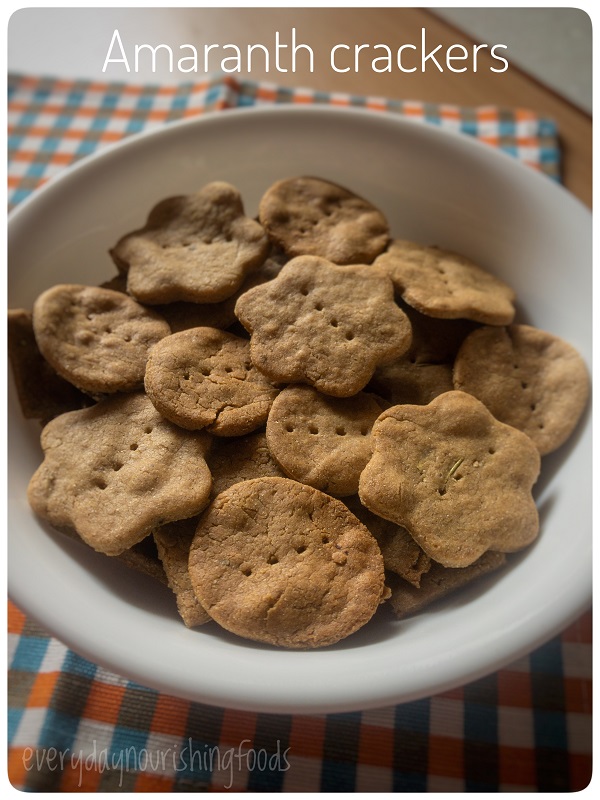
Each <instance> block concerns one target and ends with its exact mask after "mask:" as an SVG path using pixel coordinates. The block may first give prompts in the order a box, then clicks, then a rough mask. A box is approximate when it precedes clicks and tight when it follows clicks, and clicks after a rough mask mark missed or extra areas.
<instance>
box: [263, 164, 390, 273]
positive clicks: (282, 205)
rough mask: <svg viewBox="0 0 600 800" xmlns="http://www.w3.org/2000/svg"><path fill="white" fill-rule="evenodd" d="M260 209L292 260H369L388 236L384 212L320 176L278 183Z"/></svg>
mask: <svg viewBox="0 0 600 800" xmlns="http://www.w3.org/2000/svg"><path fill="white" fill-rule="evenodd" d="M258 213H259V219H260V221H261V222H262V224H263V225H264V226H265V228H266V230H267V232H268V234H269V237H270V238H271V239H272V240H273V241H274V242H276V243H277V244H278V245H279V246H280V247H281V248H282V249H283V250H284V251H285V253H286V254H287V255H288V256H289V257H290V258H292V257H294V256H300V255H313V256H321V257H322V258H326V259H328V260H329V261H332V262H333V263H335V264H370V263H371V262H372V261H373V259H374V258H375V257H376V256H378V255H379V253H382V252H383V251H384V249H385V247H386V245H387V243H388V240H389V228H388V223H387V220H386V219H385V217H384V215H383V214H382V213H381V211H379V210H378V209H377V208H375V206H373V205H372V204H371V203H369V202H368V201H367V200H365V199H363V198H362V197H359V196H358V195H356V194H354V192H351V191H349V190H348V189H345V188H343V187H342V186H338V185H337V184H335V183H331V182H330V181H325V180H321V179H319V178H311V177H299V178H288V179H286V180H282V181H278V182H277V183H275V184H273V186H271V187H270V189H268V191H267V192H266V193H265V195H264V196H263V198H262V200H261V202H260V206H259V212H258Z"/></svg>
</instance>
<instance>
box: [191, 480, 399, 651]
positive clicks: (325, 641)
mask: <svg viewBox="0 0 600 800" xmlns="http://www.w3.org/2000/svg"><path fill="white" fill-rule="evenodd" d="M189 567H190V577H191V580H192V585H193V587H194V591H195V592H196V596H197V597H198V599H199V600H200V602H201V603H202V605H203V606H204V608H205V609H206V610H207V611H208V613H209V614H210V615H211V617H212V618H213V619H214V620H216V621H217V622H218V623H219V624H220V625H222V626H223V627H224V628H226V629H227V630H229V631H231V632H232V633H235V634H238V635H239V636H243V637H245V638H248V639H253V640H255V641H261V642H268V643H270V644H275V645H282V646H285V647H291V648H314V647H322V646H324V645H329V644H333V643H334V642H337V641H339V640H340V639H343V638H344V637H346V636H348V635H350V634H351V633H353V632H354V631H356V630H358V629H359V628H360V627H362V626H363V625H364V624H365V623H366V622H368V621H369V619H371V617H372V616H373V614H374V613H375V611H376V609H377V606H378V605H379V603H380V601H381V599H382V597H383V592H384V568H383V559H382V557H381V553H380V551H379V547H378V546H377V543H376V541H375V539H374V538H373V537H372V536H371V534H370V533H369V532H368V531H367V529H366V528H365V527H364V526H363V525H362V523H360V522H359V521H358V519H356V517H355V516H354V515H353V514H351V513H350V511H348V509H347V508H346V506H345V505H344V504H343V503H342V502H341V501H339V500H336V499H335V498H333V497H330V496H328V495H326V494H323V493H322V492H319V491H317V490H316V489H313V488H311V487H310V486H304V485H302V484H300V483H296V482H295V481H291V480H289V479H287V478H256V479H254V480H250V481H244V482H242V483H236V484H235V485H234V486H232V487H230V488H229V489H227V490H226V491H225V492H222V493H221V494H220V495H219V496H218V497H217V498H216V499H215V500H214V501H213V502H212V503H211V505H210V506H209V508H208V509H207V510H206V512H205V513H204V514H203V515H202V517H201V520H200V524H199V526H198V529H197V531H196V536H195V537H194V540H193V542H192V547H191V551H190V561H189Z"/></svg>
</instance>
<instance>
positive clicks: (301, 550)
mask: <svg viewBox="0 0 600 800" xmlns="http://www.w3.org/2000/svg"><path fill="white" fill-rule="evenodd" d="M305 550H306V545H305V544H299V545H298V547H296V552H297V553H298V555H300V554H301V553H304V551H305Z"/></svg>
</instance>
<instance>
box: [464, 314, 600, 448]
mask: <svg viewBox="0 0 600 800" xmlns="http://www.w3.org/2000/svg"><path fill="white" fill-rule="evenodd" d="M454 387H455V388H456V389H461V390H462V391H464V392H469V394H472V395H474V396H475V397H477V398H478V399H479V400H481V402H482V403H484V404H485V405H486V406H487V408H489V410H490V411H491V412H492V414H493V415H494V416H495V417H496V419H499V420H500V421H501V422H505V423H506V424H507V425H512V426H513V427H514V428H518V430H520V431H523V433H526V434H527V435H528V436H529V437H530V438H531V439H532V440H533V441H534V442H535V444H536V446H537V448H538V450H539V451H540V453H541V454H542V455H546V454H547V453H551V452H552V451H553V450H556V449H557V448H558V447H560V445H562V444H563V443H564V442H565V441H566V440H567V439H568V438H569V436H570V435H571V433H572V432H573V430H574V428H575V426H576V425H577V422H578V421H579V418H580V417H581V415H582V413H583V411H584V409H585V406H586V404H587V401H588V396H589V390H590V386H589V376H588V372H587V368H586V365H585V362H584V361H583V359H582V357H581V356H580V355H579V353H578V352H577V351H576V350H575V348H574V347H572V346H571V345H570V344H568V343H567V342H565V341H564V340H562V339H560V338H559V337H558V336H554V335H553V334H551V333H547V332H546V331H542V330H539V329H538V328H534V327H532V326H531V325H511V326H510V327H508V328H492V327H485V328H480V329H479V330H476V331H473V333H471V334H470V335H469V336H468V337H467V338H466V339H465V341H464V342H463V344H462V347H461V348H460V350H459V352H458V355H457V357H456V361H455V364H454Z"/></svg>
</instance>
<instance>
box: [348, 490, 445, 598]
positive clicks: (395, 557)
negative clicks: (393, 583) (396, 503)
mask: <svg viewBox="0 0 600 800" xmlns="http://www.w3.org/2000/svg"><path fill="white" fill-rule="evenodd" d="M344 503H345V505H347V506H348V508H349V509H350V511H351V512H352V513H353V514H354V516H356V517H358V519H359V520H360V521H361V522H362V524H363V525H364V526H365V527H366V528H367V530H368V531H369V533H370V534H371V535H372V536H373V537H374V538H375V540H376V541H377V544H378V545H379V549H380V550H381V555H382V556H383V564H384V566H385V568H386V570H388V571H389V572H393V573H395V574H396V575H399V576H400V577H401V578H404V580H405V581H408V582H409V583H410V584H412V585H413V586H416V587H417V588H418V587H419V586H420V585H421V579H422V577H423V575H424V574H425V573H426V572H428V571H429V568H430V567H431V564H432V563H433V562H432V561H431V559H430V558H429V556H428V555H427V554H426V553H424V552H423V550H421V548H420V547H419V545H418V544H417V543H416V542H415V540H414V539H413V538H412V536H411V535H410V533H409V532H408V531H407V530H406V528H403V527H402V525H396V524H395V523H394V522H390V521H389V520H387V519H383V517H379V516H377V514H373V512H372V511H369V509H368V508H365V507H364V506H363V504H362V503H361V502H360V499H359V498H358V496H357V495H354V496H353V497H347V498H344Z"/></svg>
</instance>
